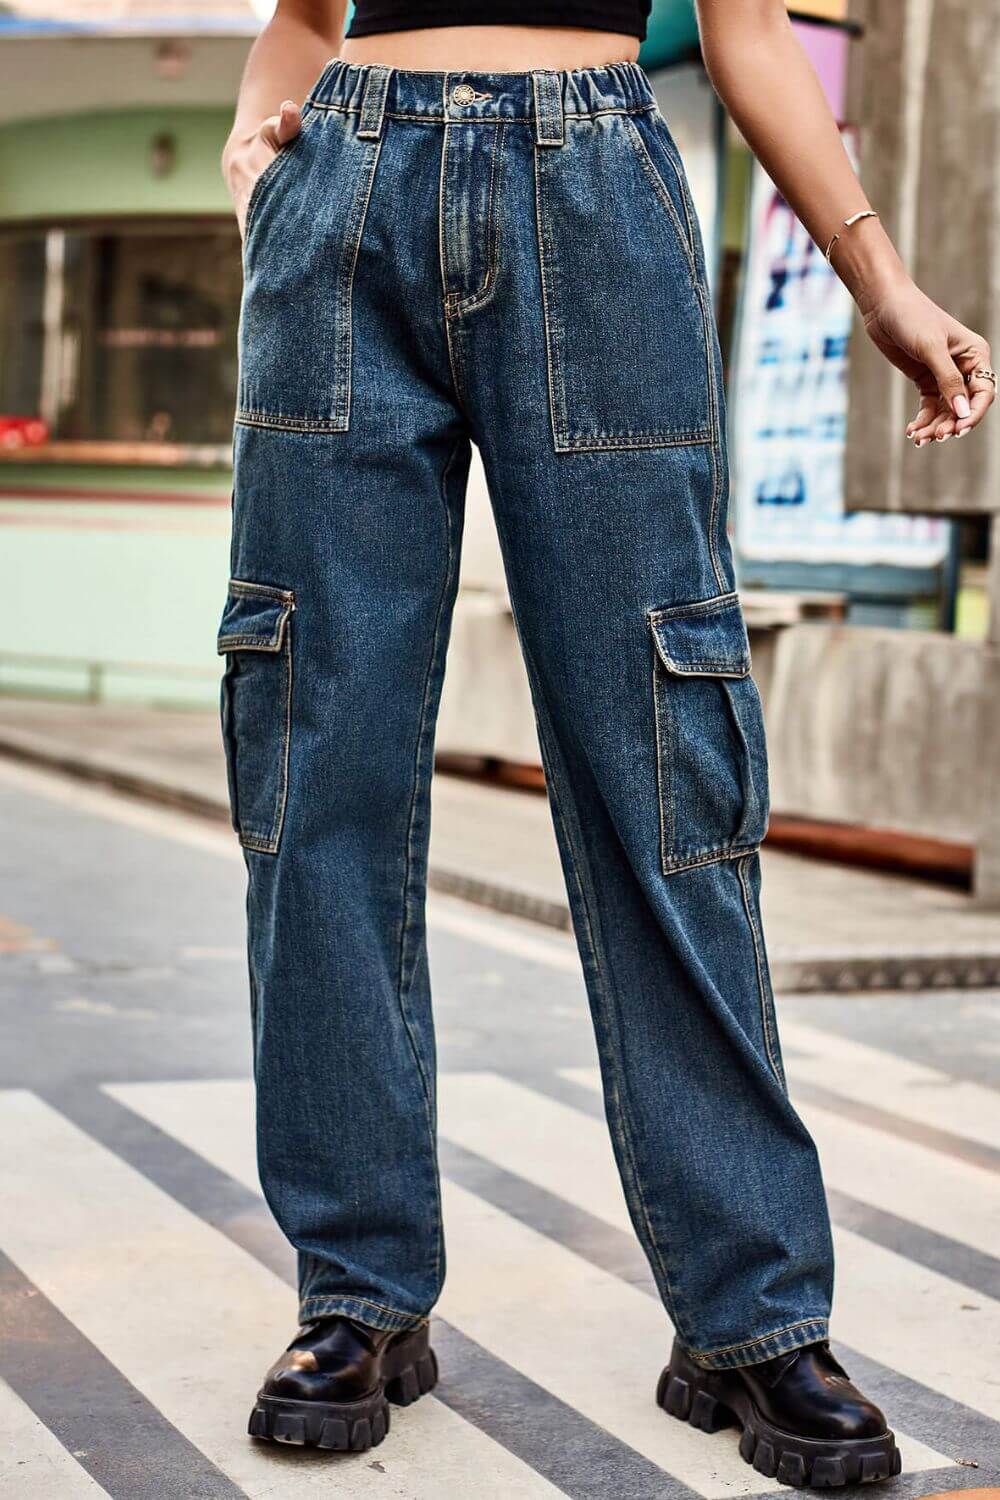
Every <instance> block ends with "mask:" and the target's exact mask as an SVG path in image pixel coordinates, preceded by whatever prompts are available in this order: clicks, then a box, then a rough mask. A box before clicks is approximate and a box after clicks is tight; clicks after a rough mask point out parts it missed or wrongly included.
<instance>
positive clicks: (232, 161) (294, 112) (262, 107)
mask: <svg viewBox="0 0 1000 1500" xmlns="http://www.w3.org/2000/svg"><path fill="white" fill-rule="evenodd" d="M346 9H347V0H278V7H277V10H276V11H275V13H274V17H273V19H272V20H271V21H270V22H269V23H268V24H267V25H266V26H265V27H264V30H263V31H262V32H261V34H260V36H259V37H258V38H257V40H256V41H255V42H254V44H253V47H252V48H251V49H250V56H249V57H248V58H247V65H246V67H245V68H244V70H243V82H242V83H241V84H240V92H239V98H238V100H237V103H236V119H235V120H234V122H233V128H232V130H231V132H230V135H229V139H228V141H227V142H226V146H225V150H224V151H223V153H222V172H223V176H224V177H225V179H226V182H227V183H228V185H229V191H230V193H231V194H232V199H233V205H234V207H235V209H236V217H237V219H238V220H239V225H240V232H241V233H242V231H243V222H244V219H245V217H246V206H247V201H248V199H249V197H250V192H251V190H252V188H253V185H254V183H255V182H256V180H257V178H258V177H259V176H260V174H261V172H263V170H264V168H265V167H266V166H267V165H268V163H269V162H270V161H271V160H272V159H273V157H274V155H275V152H277V151H279V150H280V149H281V147H282V146H284V145H286V144H287V143H288V142H289V141H290V140H291V139H292V137H293V136H295V135H297V134H298V132H299V128H300V125H301V115H300V111H299V104H298V102H297V101H299V100H302V99H304V98H305V95H306V92H307V91H308V89H309V87H310V85H311V84H313V83H315V81H316V79H317V77H318V76H319V74H320V73H321V72H322V71H323V67H324V65H325V64H326V63H327V62H329V60H330V58H331V57H334V56H336V53H337V50H338V48H339V47H340V42H341V37H342V36H343V30H344V12H345V11H346Z"/></svg>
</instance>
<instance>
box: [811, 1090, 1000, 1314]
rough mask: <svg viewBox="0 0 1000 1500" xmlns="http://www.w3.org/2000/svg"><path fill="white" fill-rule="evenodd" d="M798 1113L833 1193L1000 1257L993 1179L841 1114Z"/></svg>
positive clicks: (997, 1188)
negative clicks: (839, 1192)
mask: <svg viewBox="0 0 1000 1500" xmlns="http://www.w3.org/2000/svg"><path fill="white" fill-rule="evenodd" d="M793 1094H794V1089H793ZM796 1107H797V1108H798V1111H799V1114H800V1115H801V1116H802V1118H803V1120H805V1122H806V1125H807V1126H808V1127H809V1130H810V1133H811V1134H812V1137H813V1140H814V1141H815V1142H816V1145H817V1147H818V1148H819V1154H820V1160H821V1161H822V1163H823V1176H824V1178H825V1179H826V1181H827V1183H828V1184H829V1185H830V1187H832V1188H838V1189H839V1190H840V1191H841V1192H842V1193H848V1194H849V1195H850V1196H851V1197H852V1198H859V1199H860V1200H861V1201H862V1202H864V1203H869V1204H871V1206H872V1207H873V1208H880V1209H882V1210H884V1211H885V1212H886V1213H890V1214H896V1215H897V1216H898V1217H899V1218H901V1219H909V1220H910V1222H911V1223H913V1224H919V1225H920V1226H921V1227H922V1228H923V1229H929V1230H931V1231H932V1232H933V1233H935V1234H943V1235H947V1236H948V1237H949V1238H950V1239H953V1240H960V1241H961V1243H962V1244H963V1245H969V1246H971V1248H972V1249H974V1250H979V1251H982V1253H983V1254H984V1255H1000V1177H998V1176H997V1174H996V1173H995V1172H990V1171H988V1170H987V1169H986V1168H985V1167H979V1166H976V1165H975V1163H973V1162H966V1161H961V1160H959V1159H958V1158H956V1157H952V1156H945V1155H943V1154H942V1153H941V1152H938V1151H930V1150H928V1149H927V1147H925V1146H921V1145H919V1144H918V1143H917V1142H915V1141H909V1140H905V1139H903V1138H902V1137H900V1136H896V1135H891V1134H889V1133H888V1132H887V1131H884V1130H878V1129H877V1128H876V1127H875V1126H873V1125H860V1124H858V1123H857V1122H856V1121H854V1120H851V1119H847V1118H845V1117H844V1116H843V1115H840V1114H837V1113H836V1111H835V1110H828V1109H825V1108H821V1107H819V1106H818V1105H814V1104H801V1103H798V1102H797V1104H796ZM971 1300H972V1301H975V1300H976V1299H975V1298H974V1297H973V1298H972V1299H971Z"/></svg>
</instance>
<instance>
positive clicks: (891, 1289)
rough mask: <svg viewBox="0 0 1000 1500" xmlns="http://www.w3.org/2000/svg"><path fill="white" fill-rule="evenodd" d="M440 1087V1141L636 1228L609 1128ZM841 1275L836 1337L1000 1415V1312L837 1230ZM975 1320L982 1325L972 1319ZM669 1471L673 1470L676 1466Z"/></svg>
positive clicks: (502, 1092) (906, 1444)
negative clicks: (999, 1370) (998, 1366)
mask: <svg viewBox="0 0 1000 1500" xmlns="http://www.w3.org/2000/svg"><path fill="white" fill-rule="evenodd" d="M560 1071H561V1072H562V1073H563V1074H564V1075H565V1076H569V1077H571V1078H572V1079H573V1080H574V1081H575V1082H577V1083H581V1084H583V1085H584V1086H585V1087H588V1088H592V1087H595V1086H596V1087H599V1079H598V1075H597V1070H596V1069H590V1068H567V1069H561V1070H560ZM439 1087H440V1090H441V1106H440V1108H441V1132H442V1134H443V1135H445V1136H447V1137H448V1138H449V1139H451V1140H455V1141H457V1142H458V1144H460V1145H463V1146H466V1147H467V1148H468V1149H469V1150H474V1151H476V1152H478V1153H479V1155H481V1156H486V1157H488V1158H489V1159H490V1160H492V1161H495V1162H496V1163H497V1164H498V1165H499V1166H501V1167H503V1168H504V1169H505V1170H506V1171H509V1172H514V1173H516V1174H517V1175H518V1176H520V1177H524V1178H526V1179H527V1180H528V1181H529V1182H533V1183H535V1184H536V1185H537V1186H538V1187H542V1188H545V1189H546V1190H548V1191H549V1192H552V1193H556V1194H558V1195H559V1196H560V1197H563V1198H566V1199H568V1200H569V1201H570V1202H572V1203H575V1204H576V1205H577V1206H578V1207H580V1208H583V1209H586V1211H587V1212H588V1213H591V1214H593V1215H594V1216H595V1217H596V1218H599V1219H603V1220H604V1221H605V1222H606V1223H608V1224H611V1225H613V1226H614V1227H615V1228H616V1229H622V1230H628V1229H629V1225H630V1221H629V1217H628V1210H627V1208H626V1206H625V1200H624V1196H623V1194H622V1191H621V1187H620V1185H619V1182H618V1176H617V1172H616V1170H615V1166H614V1161H613V1157H612V1155H611V1148H610V1145H609V1143H608V1139H607V1130H606V1128H605V1126H604V1124H603V1122H602V1121H600V1120H594V1119H591V1118H590V1117H589V1116H587V1115H584V1114H582V1113H581V1112H580V1111H579V1110H575V1109H572V1108H570V1106H568V1105H565V1104H561V1103H559V1102H558V1101H556V1100H553V1099H548V1098H546V1097H545V1096H543V1095H541V1094H538V1093H537V1092H536V1091H535V1090H533V1089H530V1088H526V1087H524V1086H523V1085H521V1084H517V1083H514V1082H512V1081H511V1080H508V1079H505V1078H500V1077H499V1076H497V1075H495V1074H489V1073H477V1074H465V1075H448V1074H445V1075H443V1076H442V1078H441V1080H440V1085H439ZM897 1262H898V1264H897ZM838 1267H839V1269H838V1286H839V1288H840V1291H839V1295H838V1300H837V1305H836V1307H835V1309H834V1324H833V1328H834V1333H835V1335H836V1336H837V1337H839V1338H842V1339H844V1340H845V1342H847V1343H850V1344H853V1345H854V1347H855V1348H858V1349H862V1350H863V1351H864V1352H865V1353H867V1354H869V1355H871V1356H872V1358H875V1359H878V1360H881V1361H882V1362H883V1363H885V1364H887V1365H890V1366H891V1367H892V1368H893V1369H896V1370H899V1371H901V1372H902V1373H904V1374H906V1375H908V1376H910V1377H911V1378H913V1379H917V1380H921V1381H923V1382H924V1383H925V1384H927V1385H930V1386H933V1387H934V1388H935V1389H938V1390H942V1391H945V1392H946V1393H947V1394H948V1395H952V1396H954V1397H955V1399H956V1400H960V1401H966V1402H967V1403H968V1404H969V1405H970V1406H974V1407H976V1408H977V1409H978V1410H980V1411H984V1412H986V1413H987V1414H988V1415H990V1416H996V1415H997V1406H998V1404H1000V1385H998V1384H997V1382H996V1379H995V1361H994V1359H993V1350H994V1349H995V1347H996V1345H995V1343H993V1342H992V1341H993V1339H994V1338H995V1337H1000V1306H998V1304H996V1303H994V1302H991V1300H990V1299H989V1298H980V1297H979V1296H978V1295H977V1296H976V1297H975V1298H970V1296H969V1293H968V1291H967V1290H966V1288H964V1287H961V1286H959V1285H958V1284H957V1283H955V1282H952V1281H950V1280H948V1279H947V1278H946V1277H943V1276H937V1275H935V1274H934V1273H933V1272H930V1271H926V1270H924V1268H923V1267H922V1266H916V1265H914V1264H913V1263H912V1262H911V1261H908V1260H905V1259H904V1258H903V1257H902V1256H895V1255H893V1254H892V1253H891V1252H890V1251H884V1250H882V1249H881V1248H880V1247H879V1246H877V1245H872V1244H870V1242H869V1241H867V1240H864V1239H862V1238H861V1237H860V1236H858V1235H852V1234H846V1233H844V1232H840V1235H839V1243H838ZM879 1276H881V1277H883V1278H884V1279H883V1281H882V1284H881V1286H880V1288H879V1292H878V1296H877V1298H875V1299H874V1300H873V1297H872V1286H873V1285H878V1277H879ZM637 1295H641V1294H637ZM914 1297H916V1298H917V1299H918V1304H919V1308H920V1313H919V1319H920V1328H921V1336H920V1337H919V1338H914V1337H912V1336H910V1334H909V1333H907V1332H906V1331H901V1330H900V1326H899V1325H900V1324H901V1323H902V1324H907V1323H908V1321H910V1320H912V1319H913V1318H914V1317H917V1316H918V1314H917V1311H916V1309H912V1308H911V1300H912V1299H913V1298H914ZM646 1300H647V1301H648V1299H646ZM970 1301H975V1302H976V1303H977V1304H981V1311H980V1313H978V1314H976V1315H973V1314H972V1313H970V1312H968V1311H963V1310H962V1304H963V1303H968V1302H970ZM974 1316H975V1317H978V1318H981V1319H982V1322H981V1323H973V1322H972V1321H970V1320H971V1319H972V1318H973V1317H974ZM963 1318H964V1319H965V1320H966V1321H965V1322H962V1321H961V1320H962V1319H963ZM969 1338H971V1339H973V1340H977V1341H979V1340H981V1341H982V1342H981V1348H980V1350H979V1352H978V1354H975V1353H973V1354H972V1355H971V1357H970V1350H969V1348H968V1339H969ZM890 1416H891V1414H890ZM897 1437H898V1438H899V1443H900V1448H901V1450H902V1452H903V1458H904V1463H905V1464H906V1466H907V1467H908V1468H909V1469H911V1470H912V1469H929V1468H937V1467H944V1466H947V1465H950V1464H951V1460H950V1459H949V1458H947V1457H945V1456H944V1455H943V1454H940V1453H937V1452H935V1451H934V1450H933V1449H931V1448H928V1447H926V1446H925V1445H924V1444H923V1443H920V1442H918V1441H916V1440H915V1439H914V1438H912V1437H909V1436H908V1435H906V1434H899V1433H897ZM673 1472H675V1473H677V1472H678V1470H677V1468H676V1466H674V1469H673ZM680 1477H683V1475H681V1476H680Z"/></svg>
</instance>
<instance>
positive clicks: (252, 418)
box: [236, 104, 380, 433]
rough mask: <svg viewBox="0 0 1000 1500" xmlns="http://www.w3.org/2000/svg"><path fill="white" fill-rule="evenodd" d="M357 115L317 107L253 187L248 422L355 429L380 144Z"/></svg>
mask: <svg viewBox="0 0 1000 1500" xmlns="http://www.w3.org/2000/svg"><path fill="white" fill-rule="evenodd" d="M352 118H353V117H352V116H348V115H344V114H341V113H339V112H338V111H334V110H328V109H324V108H323V107H322V106H321V105H318V104H317V105H313V106H312V108H311V109H310V112H309V114H308V116H307V117H306V121H305V123H304V125H303V129H302V131H301V133H300V135H299V136H297V137H296V138H295V140H293V141H292V142H290V144H289V145H287V146H285V147H284V148H283V149H282V151H280V152H279V153H278V155H277V156H276V157H275V159H274V161H273V162H271V163H270V165H269V166H268V167H267V168H266V169H265V171H264V173H263V174H262V177H261V178H258V181H257V183H256V184H255V187H254V194H253V196H252V198H251V202H250V206H249V209H248V218H247V227H246V240H245V242H244V249H243V273H244V280H243V301H242V305H241V310H240V334H239V384H238V395H237V410H236V421H237V423H238V424H239V425H241V426H245V427H258V428H269V429H273V430H276V431H279V432H299V433H327V432H346V431H347V430H348V427H349V424H350V413H351V365H352V337H353V334H352V308H351V304H352V298H353V289H354V277H355V269H356V266H357V263H358V257H359V254H360V249H361V240H362V236H363V233H364V225H365V219H366V216H367V212H368V203H369V199H370V196H371V190H372V183H373V179H374V175H375V169H376V165H377V163H378V155H379V148H380V142H379V141H369V140H361V139H359V138H358V136H357V133H356V131H355V130H354V128H353V125H352V124H351V123H350V122H351V120H352ZM279 172H280V174H281V176H280V183H279V185H278V187H276V186H275V185H274V183H275V177H276V176H277V174H278V173H279Z"/></svg>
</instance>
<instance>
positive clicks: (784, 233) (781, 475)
mask: <svg viewBox="0 0 1000 1500" xmlns="http://www.w3.org/2000/svg"><path fill="white" fill-rule="evenodd" d="M743 274H744V283H743V293H742V302H741V311H740V318H739V327H738V332H737V338H736V343H735V348H734V353H733V362H732V370H731V375H730V383H729V390H730V409H731V413H732V416H731V428H730V432H731V447H732V467H733V481H734V500H733V504H734V509H735V514H736V543H737V547H738V550H739V552H740V554H741V555H742V556H743V557H745V558H748V559H755V560H759V561H767V562H779V561H781V562H803V563H841V564H868V563H882V564H888V565H893V566H900V567H917V568H920V567H935V566H937V565H938V564H940V563H941V561H942V560H943V558H944V556H945V553H946V550H947V546H948V529H947V523H946V522H943V521H941V520H937V519H933V518H930V517H923V516H896V515H892V516H890V515H884V514H879V513H876V512H872V511H868V512H865V511H862V512H853V513H851V514H847V513H845V510H844V487H843V460H844V440H845V431H846V424H847V358H848V340H849V335H850V332H851V315H852V302H851V298H850V295H849V293H848V292H847V290H846V289H845V287H844V286H843V284H842V283H841V281H840V280H839V278H838V277H837V275H836V274H835V272H834V271H833V270H832V269H831V268H830V267H829V266H828V265H827V263H826V260H825V259H824V257H823V254H822V251H820V250H819V249H818V248H817V247H816V245H815V244H814V243H813V241H812V240H811V239H810V237H809V235H808V234H807V233H806V231H805V229H804V228H803V227H802V225H801V224H800V223H799V221H798V219H797V218H796V217H795V215H794V214H793V213H792V211H791V209H790V208H789V207H788V205H787V204H786V203H785V201H784V199H783V198H782V197H781V195H780V194H779V193H778V191H777V189H776V188H775V186H774V184H773V183H772V182H771V180H770V178H769V177H768V176H767V174H766V173H765V172H764V170H763V168H762V167H760V165H759V164H758V163H756V162H755V163H754V166H753V173H752V185H751V202H750V224H749V233H748V250H747V257H746V261H745V264H744V272H743ZM888 379H889V371H888V368H887V370H886V380H887V381H888ZM902 441H903V437H902V434H900V442H902Z"/></svg>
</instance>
